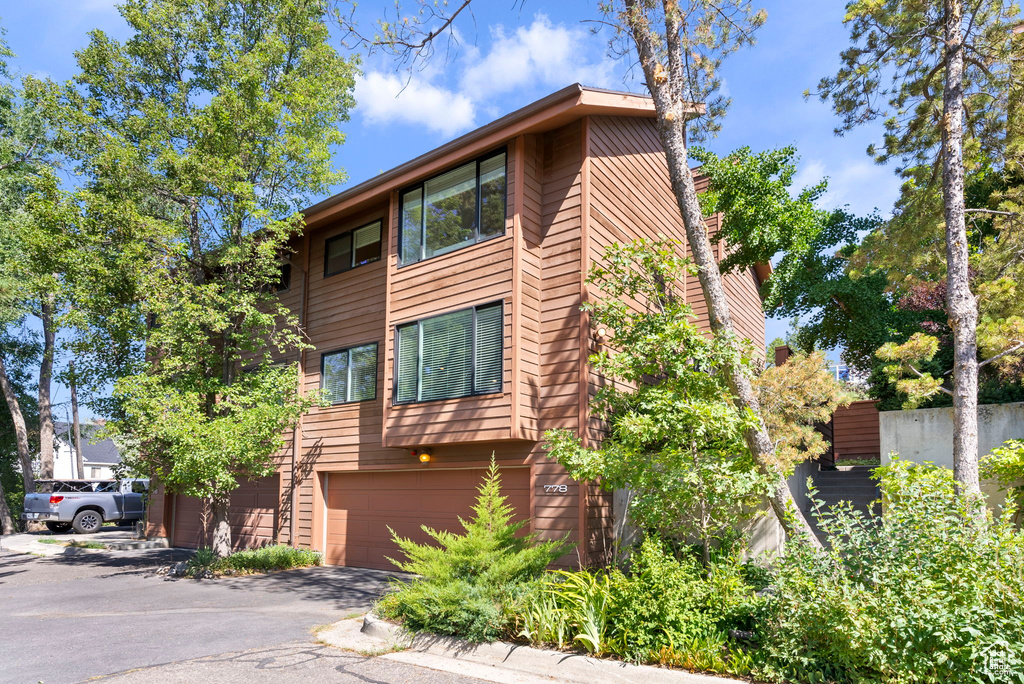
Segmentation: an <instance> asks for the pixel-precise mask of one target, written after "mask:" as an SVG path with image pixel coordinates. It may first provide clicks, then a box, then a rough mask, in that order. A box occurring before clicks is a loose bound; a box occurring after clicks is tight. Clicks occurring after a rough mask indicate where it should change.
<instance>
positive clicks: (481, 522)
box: [377, 455, 572, 641]
mask: <svg viewBox="0 0 1024 684" xmlns="http://www.w3.org/2000/svg"><path fill="white" fill-rule="evenodd" d="M479 492H480V494H479V495H478V496H477V500H476V505H474V506H473V513H474V516H473V518H472V519H471V520H468V521H466V520H463V519H462V518H459V522H460V523H461V524H462V527H463V529H464V530H465V534H455V533H452V532H447V531H444V530H433V529H431V528H429V527H426V526H423V530H424V532H426V533H427V535H429V536H430V538H431V539H433V540H434V542H436V545H430V544H419V543H416V542H414V541H412V540H411V539H405V538H402V537H399V536H398V535H397V534H395V533H394V531H393V530H392V531H391V534H392V536H393V538H394V540H395V543H397V544H398V547H399V548H400V549H401V550H402V552H403V553H404V554H405V556H406V560H405V561H398V560H394V559H389V560H391V562H392V563H394V564H395V565H397V566H398V567H399V568H400V569H402V570H404V571H405V572H409V573H412V574H414V575H416V576H417V577H416V578H415V579H413V580H412V581H410V582H407V583H405V582H398V583H396V584H395V585H393V587H392V589H393V591H391V592H390V593H388V594H386V595H385V596H384V597H383V598H381V600H380V601H379V602H378V604H377V611H378V612H379V613H380V614H381V615H383V616H385V617H390V618H393V619H398V620H402V621H403V622H404V623H405V625H406V626H407V627H408V628H409V629H412V630H413V631H426V632H432V633H435V634H446V635H455V636H460V637H462V638H464V639H469V640H471V641H494V640H495V639H498V638H500V637H501V636H503V635H504V634H505V633H506V632H507V630H508V624H509V618H508V614H507V610H506V608H505V606H507V605H511V602H512V601H513V600H514V599H515V598H516V597H517V596H518V595H519V594H520V593H522V591H523V590H524V589H525V588H526V587H527V586H528V584H529V583H530V582H531V581H532V580H534V579H535V578H537V577H539V576H540V575H541V574H542V573H543V572H544V569H545V568H546V567H547V566H548V565H549V564H550V563H551V562H552V561H554V560H555V559H557V558H559V557H560V556H563V555H565V554H566V553H567V552H568V551H569V550H570V549H571V548H572V545H571V544H568V543H566V541H565V540H564V539H563V540H560V541H538V539H537V537H536V535H534V534H528V535H522V534H519V533H520V532H521V531H522V529H523V527H525V526H526V525H527V523H528V522H529V521H526V520H522V521H519V522H512V517H513V513H514V511H513V509H512V507H511V506H509V505H508V504H507V503H506V497H504V496H502V495H501V478H500V476H499V473H498V466H497V464H496V463H495V462H494V457H493V455H492V456H491V466H490V468H489V469H488V471H487V474H486V475H485V476H484V479H483V483H482V484H481V486H480V488H479Z"/></svg>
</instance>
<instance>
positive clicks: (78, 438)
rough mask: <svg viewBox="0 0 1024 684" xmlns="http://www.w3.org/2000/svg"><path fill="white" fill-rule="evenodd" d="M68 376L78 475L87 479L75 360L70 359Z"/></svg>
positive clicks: (82, 478)
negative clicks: (79, 416) (79, 418)
mask: <svg viewBox="0 0 1024 684" xmlns="http://www.w3.org/2000/svg"><path fill="white" fill-rule="evenodd" d="M68 371H69V372H68V377H69V380H70V383H69V384H70V385H71V424H72V426H74V431H75V460H76V461H77V463H78V477H79V479H81V480H84V479H85V461H84V459H83V457H82V426H81V424H80V423H79V422H78V389H77V383H76V381H75V362H74V361H68Z"/></svg>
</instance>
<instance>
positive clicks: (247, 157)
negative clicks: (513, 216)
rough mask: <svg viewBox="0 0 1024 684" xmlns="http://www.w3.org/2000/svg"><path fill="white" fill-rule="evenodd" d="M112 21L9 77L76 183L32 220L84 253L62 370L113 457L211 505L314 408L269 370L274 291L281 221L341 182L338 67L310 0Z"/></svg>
mask: <svg viewBox="0 0 1024 684" xmlns="http://www.w3.org/2000/svg"><path fill="white" fill-rule="evenodd" d="M119 11H120V13H121V15H122V17H123V18H124V20H125V22H126V23H127V25H128V27H129V30H130V34H129V37H128V38H127V39H126V40H125V41H123V42H121V41H117V40H114V39H113V38H111V37H110V36H108V35H106V34H104V33H103V32H101V31H94V32H92V33H91V34H90V41H89V45H88V46H87V47H85V48H84V49H83V50H81V51H80V52H78V53H77V59H78V66H79V73H78V74H77V75H76V77H75V79H74V81H73V82H71V83H68V84H64V85H58V84H54V83H51V82H42V81H38V80H33V79H29V80H27V81H26V83H27V86H26V88H27V92H28V94H29V96H30V99H31V101H33V102H35V103H38V105H39V106H40V107H41V108H43V109H44V110H45V111H46V112H47V113H48V115H49V116H50V117H51V121H52V123H53V125H54V126H55V127H57V133H56V144H57V145H58V147H59V149H60V151H61V152H63V153H64V154H65V155H67V156H68V157H69V158H70V159H72V160H73V161H74V162H75V164H76V166H75V171H76V173H77V174H78V177H77V179H76V180H77V186H78V187H77V189H76V191H75V192H74V193H73V194H69V193H66V192H64V191H62V190H61V189H60V188H58V187H52V188H50V191H48V192H47V193H41V195H40V198H39V202H40V206H41V208H45V209H49V211H42V210H41V211H40V212H39V213H40V214H44V215H47V216H50V217H51V219H50V224H48V225H53V226H55V227H56V228H58V229H62V230H61V231H58V232H61V234H64V233H66V232H67V231H68V230H69V229H72V228H73V229H74V230H75V231H76V232H77V234H78V235H79V237H80V242H79V249H80V250H81V253H82V254H87V255H90V256H91V258H90V260H89V262H88V264H87V267H85V268H82V269H79V271H76V280H77V282H78V283H79V285H78V286H77V287H76V288H75V289H74V294H75V311H74V315H73V316H72V318H71V321H70V323H71V324H73V325H74V326H75V327H76V328H78V329H79V330H80V331H81V334H82V337H81V344H80V345H79V348H78V351H79V352H80V361H81V363H80V364H78V365H77V366H76V370H80V372H81V374H82V376H83V377H84V378H87V379H88V380H89V382H90V383H91V384H93V385H94V386H95V385H97V384H102V382H105V381H106V382H109V381H111V380H116V382H115V383H114V397H113V398H114V401H113V402H110V403H108V404H107V405H106V406H104V407H103V408H104V409H105V410H106V412H108V413H109V417H110V418H112V420H111V421H110V422H108V428H109V432H110V434H112V435H115V436H117V437H118V438H119V439H120V440H121V441H122V443H124V444H125V445H126V450H125V451H126V453H125V460H126V462H127V463H128V465H129V466H130V467H132V468H135V469H136V470H140V471H143V472H148V473H152V474H153V475H154V476H156V477H158V478H159V479H161V480H162V482H163V484H164V485H165V486H166V487H167V489H168V490H169V491H172V492H173V491H176V492H181V493H187V494H190V495H194V496H200V497H205V498H207V499H210V500H212V501H214V502H224V501H225V500H226V497H227V495H228V493H229V492H230V491H231V490H233V489H234V488H235V487H236V486H237V481H238V479H239V478H240V477H258V476H260V475H263V474H266V473H269V472H271V471H272V469H273V467H274V466H273V462H272V456H273V454H274V453H275V452H276V451H278V450H279V449H280V448H281V446H282V445H283V442H282V438H281V435H282V434H283V433H284V432H285V431H286V430H287V429H288V428H289V427H291V426H292V425H294V423H295V421H296V420H297V418H298V416H299V415H301V414H302V412H303V411H305V410H306V409H307V408H308V407H309V405H310V404H311V403H312V402H314V401H316V399H317V398H316V397H315V396H311V397H302V396H299V392H298V388H297V382H296V372H295V367H294V366H293V365H291V366H289V365H288V364H285V365H283V366H277V365H274V362H275V361H279V360H281V359H291V358H294V355H295V354H296V353H297V351H298V350H300V349H302V348H304V347H305V346H306V344H307V342H306V341H305V339H304V337H303V335H302V333H301V331H300V330H299V327H298V321H297V319H296V317H295V315H294V314H293V313H292V312H290V311H289V310H288V309H287V307H285V306H283V305H282V304H281V302H280V301H279V300H278V298H277V297H276V295H275V293H274V285H275V284H276V283H277V282H278V279H279V277H280V268H281V260H282V258H283V257H284V256H285V255H287V254H288V252H289V244H290V240H291V239H293V238H294V236H295V235H296V234H297V233H298V231H299V230H300V227H301V225H302V216H301V215H300V214H299V213H298V210H299V209H300V208H301V207H303V206H304V205H305V204H306V203H308V201H309V198H310V197H311V196H316V195H321V194H323V193H325V192H327V191H328V190H329V188H330V187H331V186H332V185H333V184H335V183H337V182H339V181H341V180H342V179H343V174H341V173H340V172H338V171H336V170H335V169H334V168H332V163H331V157H332V151H333V147H334V146H336V145H338V144H340V143H342V142H343V136H342V134H341V132H340V131H339V128H338V124H339V123H340V122H341V121H343V120H345V119H346V118H347V114H348V109H349V107H350V106H351V105H352V103H353V100H352V95H351V91H352V88H353V85H354V75H355V61H354V60H352V59H347V58H345V57H342V56H341V55H340V54H338V52H337V50H336V49H335V48H334V47H333V46H332V44H331V43H332V40H331V37H330V32H329V30H328V27H327V25H326V23H325V20H326V12H327V6H326V4H325V3H323V2H321V1H320V0H217V1H215V2H195V1H193V0H128V1H127V2H125V3H124V4H122V5H120V6H119ZM111 373H113V374H114V377H111ZM214 510H215V511H226V506H215V507H214ZM218 551H220V552H221V553H226V551H227V549H218Z"/></svg>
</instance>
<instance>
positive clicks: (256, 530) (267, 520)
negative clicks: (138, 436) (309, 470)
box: [172, 475, 278, 551]
mask: <svg viewBox="0 0 1024 684" xmlns="http://www.w3.org/2000/svg"><path fill="white" fill-rule="evenodd" d="M277 498H278V478H277V475H272V476H270V477H264V478H261V479H259V480H243V481H242V482H241V484H240V486H239V487H238V489H236V490H235V491H233V492H231V509H230V511H229V517H230V520H231V542H232V546H233V547H234V550H236V551H238V550H240V549H251V548H256V547H259V546H264V545H266V544H269V543H271V542H272V541H273V539H274V530H275V528H276V524H277V523H276V518H277ZM174 506H175V509H174V535H173V541H172V545H173V546H184V547H186V548H190V549H194V548H197V547H200V546H209V545H210V529H209V527H210V526H209V521H207V523H208V524H207V527H206V528H205V529H204V528H203V502H202V500H200V499H197V498H195V497H191V496H181V495H180V494H179V495H178V496H176V497H175V502H174Z"/></svg>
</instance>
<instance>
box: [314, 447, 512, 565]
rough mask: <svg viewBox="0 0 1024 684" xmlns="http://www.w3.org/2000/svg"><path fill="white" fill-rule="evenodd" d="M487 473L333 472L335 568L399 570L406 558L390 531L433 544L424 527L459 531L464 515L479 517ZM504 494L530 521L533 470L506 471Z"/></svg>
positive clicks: (331, 548) (331, 553) (330, 499)
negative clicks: (479, 493) (399, 561)
mask: <svg viewBox="0 0 1024 684" xmlns="http://www.w3.org/2000/svg"><path fill="white" fill-rule="evenodd" d="M483 475H484V469H482V468H473V469H462V470H417V471H399V472H393V471H387V472H361V473H329V474H327V475H326V478H327V530H326V531H327V548H326V554H325V555H326V559H325V560H326V561H327V563H330V564H332V565H351V566H354V567H359V568H381V569H387V570H390V569H393V568H394V566H393V565H392V564H391V563H390V562H388V560H387V557H391V558H398V559H401V558H402V556H401V555H400V554H399V551H398V547H397V546H396V545H395V544H394V543H393V542H392V541H391V534H390V533H389V532H388V527H391V529H393V530H394V531H395V532H397V533H398V534H399V535H400V536H402V537H409V538H412V539H414V540H416V541H418V542H427V541H429V537H427V535H426V534H425V533H424V532H423V530H422V529H420V525H426V526H427V527H431V528H434V529H442V530H449V531H452V532H459V531H461V530H462V526H461V525H460V524H459V520H458V518H459V516H462V517H463V518H468V517H469V516H471V515H472V514H473V512H472V506H473V503H474V502H475V501H476V496H477V487H479V486H480V481H481V479H482V477H483ZM501 484H502V493H503V494H504V495H505V496H506V497H508V503H509V504H510V505H511V506H512V507H513V508H514V509H515V510H516V513H517V517H518V518H520V519H524V518H527V517H529V512H530V469H529V468H528V467H525V466H524V467H509V468H505V467H503V468H502V469H501Z"/></svg>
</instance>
